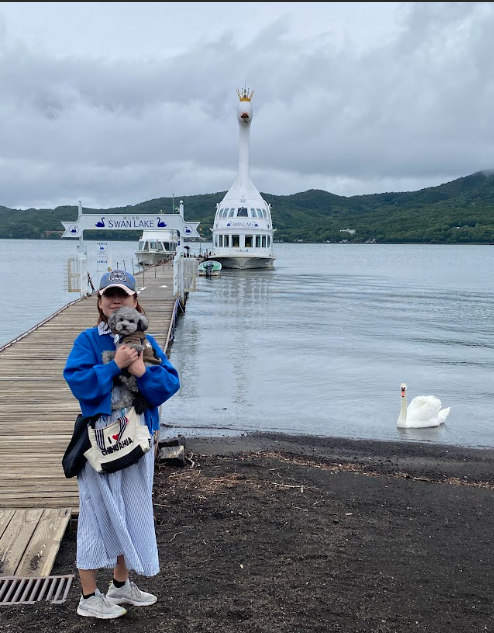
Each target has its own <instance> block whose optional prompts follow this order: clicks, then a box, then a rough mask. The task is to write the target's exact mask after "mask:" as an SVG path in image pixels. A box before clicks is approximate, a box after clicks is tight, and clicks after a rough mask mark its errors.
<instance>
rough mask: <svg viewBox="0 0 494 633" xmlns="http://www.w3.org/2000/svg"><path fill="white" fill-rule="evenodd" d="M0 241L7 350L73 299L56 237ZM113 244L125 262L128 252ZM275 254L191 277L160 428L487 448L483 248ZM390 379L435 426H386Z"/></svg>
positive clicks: (493, 357)
mask: <svg viewBox="0 0 494 633" xmlns="http://www.w3.org/2000/svg"><path fill="white" fill-rule="evenodd" d="M3 242H4V243H5V242H6V243H7V247H6V248H5V244H4V248H3V249H2V250H0V270H2V275H0V292H1V293H2V296H3V297H6V303H7V306H8V310H10V312H9V315H8V316H9V327H10V328H11V329H10V331H8V332H7V335H6V334H5V332H3V333H2V336H4V337H5V336H7V338H4V342H5V341H6V340H10V338H13V336H14V335H17V334H19V333H20V332H21V331H23V330H24V329H27V328H26V326H28V327H30V326H32V325H34V323H36V322H37V321H39V320H41V319H42V318H45V317H46V316H48V314H50V313H52V312H53V311H54V310H55V309H57V308H59V307H61V306H62V305H63V304H64V303H66V301H67V299H68V300H71V299H73V298H74V297H73V296H72V295H71V296H67V293H65V294H64V292H63V287H62V281H63V261H64V258H65V257H66V253H67V252H68V251H69V248H68V246H69V245H68V244H67V243H66V242H65V243H63V244H60V243H59V242H53V243H50V244H47V243H46V242H35V241H24V240H22V241H14V240H4V241H3ZM12 243H14V246H15V249H14V248H13V247H12ZM116 244H119V245H123V246H117V245H116ZM116 244H114V243H112V244H111V248H113V249H117V248H118V249H119V251H118V252H119V255H118V257H120V258H127V261H130V260H131V258H132V256H133V251H134V250H135V245H134V244H131V243H116ZM70 246H71V248H72V249H73V245H70ZM276 246H277V248H276V254H277V260H276V262H275V268H274V269H273V270H259V271H256V270H244V271H239V270H235V271H232V270H226V269H224V270H223V271H222V274H221V276H220V277H214V278H210V279H207V278H205V277H199V278H198V280H197V290H196V291H195V292H191V293H190V295H189V299H188V302H187V306H186V312H185V314H184V315H183V316H182V317H181V318H180V320H179V324H178V329H177V332H176V337H175V342H174V344H173V347H172V350H171V360H172V362H173V363H174V364H175V365H176V366H177V368H178V370H179V372H180V377H181V384H182V387H181V389H180V391H179V392H178V393H177V394H176V395H175V396H174V397H173V398H171V400H170V401H169V402H167V403H166V404H165V405H164V406H163V423H164V424H166V425H167V426H166V427H165V428H164V433H165V434H175V433H177V432H181V433H184V434H185V435H193V434H206V435H209V434H211V433H227V432H228V433H239V432H242V431H249V430H266V431H284V432H290V433H309V434H317V435H324V436H346V437H353V438H374V439H398V440H411V441H416V440H421V441H429V442H437V443H446V444H458V445H464V446H489V447H494V431H493V424H492V410H493V399H494V385H493V381H492V370H493V368H494V339H493V337H492V334H491V332H492V325H493V311H494V300H493V296H494V294H493V290H494V277H493V276H492V275H491V274H490V271H492V270H493V269H494V266H493V264H494V248H491V247H486V246H422V245H403V246H394V245H355V246H353V245H333V244H331V245H311V244H278V245H276ZM47 247H49V248H50V249H51V252H50V251H49V250H48V249H47ZM9 249H11V250H10V252H9ZM53 249H54V250H53ZM6 250H7V255H6V254H5V253H6ZM33 261H35V262H36V266H34V265H33ZM14 262H15V264H14ZM4 271H6V274H4ZM21 308H22V309H21ZM19 312H21V313H22V315H24V316H25V317H26V318H24V316H21V317H19V316H18V313H19ZM23 319H24V320H23ZM150 329H151V331H152V324H151V328H150ZM0 343H1V341H0ZM401 382H406V383H407V384H408V388H409V398H410V399H412V398H413V397H414V396H415V395H419V394H433V395H436V396H438V397H440V398H441V400H442V402H443V406H451V413H450V415H449V417H448V419H447V422H446V424H445V425H443V426H441V427H439V428H435V429H425V430H422V429H397V427H396V420H397V417H398V414H399V409H400V390H399V386H400V383H401Z"/></svg>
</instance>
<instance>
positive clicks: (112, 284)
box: [98, 270, 137, 295]
mask: <svg viewBox="0 0 494 633" xmlns="http://www.w3.org/2000/svg"><path fill="white" fill-rule="evenodd" d="M109 288H121V289H122V290H125V292H126V293H127V294H128V295H133V294H137V283H136V278H135V277H134V275H131V274H130V273H128V272H127V271H126V270H111V271H110V272H108V273H105V274H104V275H103V277H101V281H100V282H99V290H98V293H99V294H100V295H102V294H103V293H104V292H105V290H108V289H109Z"/></svg>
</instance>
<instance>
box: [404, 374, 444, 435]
mask: <svg viewBox="0 0 494 633" xmlns="http://www.w3.org/2000/svg"><path fill="white" fill-rule="evenodd" d="M400 389H401V411H400V415H399V416H398V422H397V426H398V427H400V428H402V429H421V428H425V427H428V426H439V425H440V424H442V423H443V422H444V421H445V420H446V418H447V417H448V415H449V412H450V410H451V407H448V408H447V409H441V405H442V403H441V401H440V400H439V398H436V397H435V396H416V397H415V398H414V399H413V400H412V401H411V402H410V404H409V405H408V407H407V386H406V384H405V383H404V382H403V383H401V385H400Z"/></svg>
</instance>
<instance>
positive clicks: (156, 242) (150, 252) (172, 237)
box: [136, 229, 179, 266]
mask: <svg viewBox="0 0 494 633" xmlns="http://www.w3.org/2000/svg"><path fill="white" fill-rule="evenodd" d="M178 240H179V238H178V234H177V232H176V231H175V230H170V229H155V230H152V231H143V233H142V235H141V238H140V240H139V247H138V250H137V251H136V258H137V262H138V263H139V264H143V265H145V266H152V265H154V264H159V263H160V262H167V261H168V260H169V259H171V258H173V257H175V253H176V251H177V245H178Z"/></svg>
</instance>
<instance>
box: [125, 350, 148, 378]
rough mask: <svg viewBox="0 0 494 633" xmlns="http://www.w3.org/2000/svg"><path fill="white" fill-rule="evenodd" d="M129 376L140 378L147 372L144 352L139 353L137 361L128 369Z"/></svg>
mask: <svg viewBox="0 0 494 633" xmlns="http://www.w3.org/2000/svg"><path fill="white" fill-rule="evenodd" d="M128 370H129V374H132V375H133V376H136V377H137V378H140V377H141V376H142V375H143V374H144V373H145V371H146V365H144V358H143V355H142V352H141V353H139V356H138V358H137V360H135V361H134V362H133V363H132V365H129V367H128Z"/></svg>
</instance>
